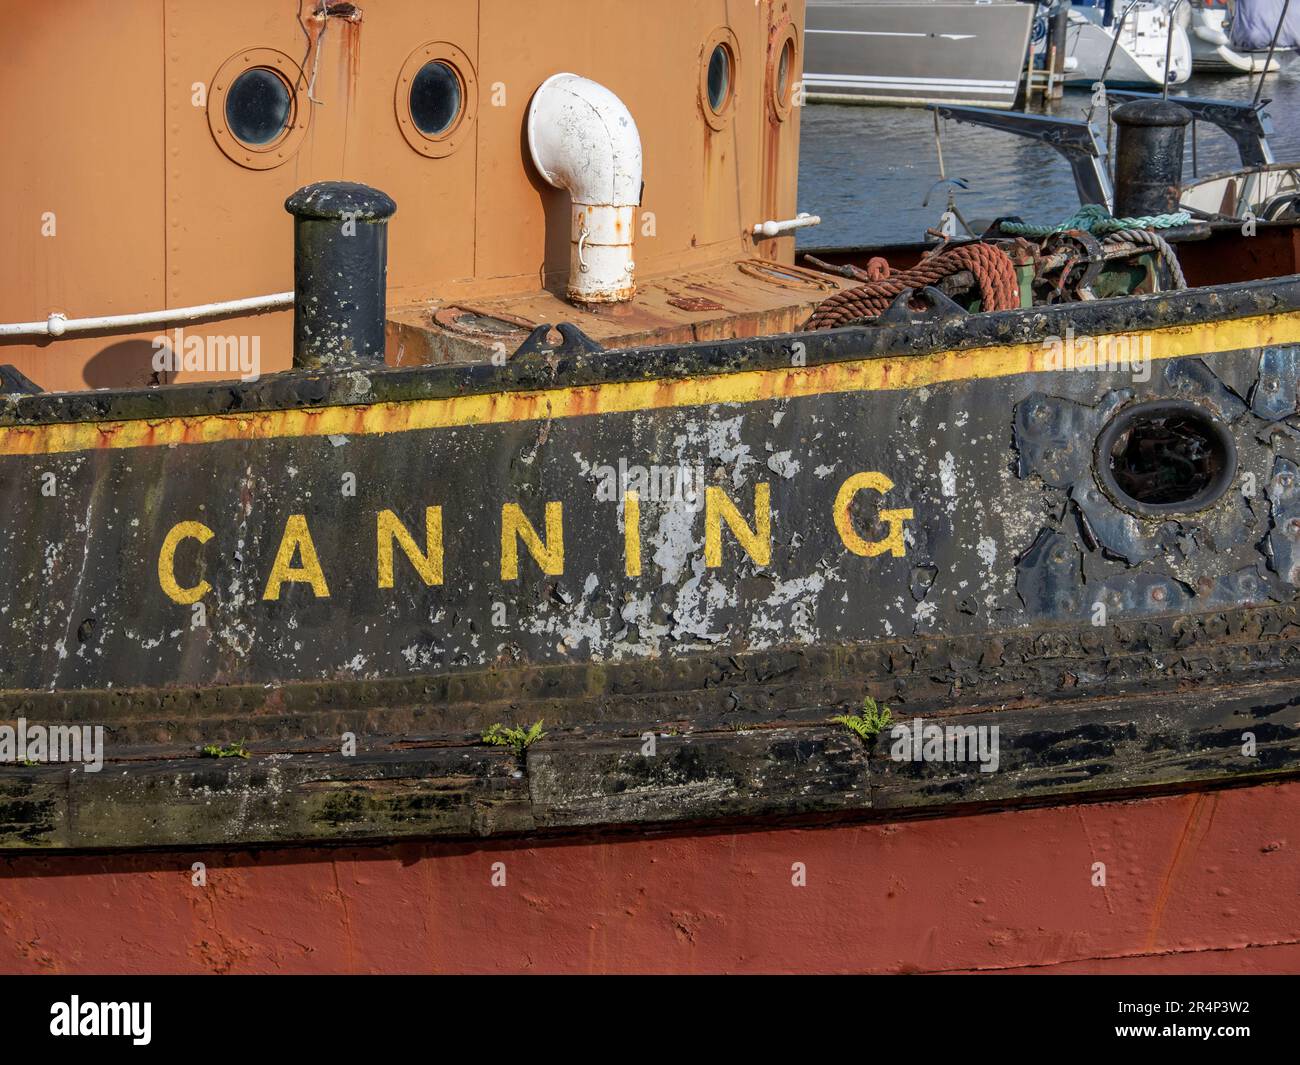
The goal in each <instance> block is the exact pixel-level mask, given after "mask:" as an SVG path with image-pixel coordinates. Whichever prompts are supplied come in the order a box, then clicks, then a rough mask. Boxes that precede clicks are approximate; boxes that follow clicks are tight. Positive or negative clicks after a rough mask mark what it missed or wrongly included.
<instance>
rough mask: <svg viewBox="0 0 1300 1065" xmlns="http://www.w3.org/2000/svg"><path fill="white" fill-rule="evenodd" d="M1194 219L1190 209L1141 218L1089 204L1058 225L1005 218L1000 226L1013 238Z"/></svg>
mask: <svg viewBox="0 0 1300 1065" xmlns="http://www.w3.org/2000/svg"><path fill="white" fill-rule="evenodd" d="M1191 220H1192V216H1191V215H1190V214H1189V213H1188V212H1187V211H1175V212H1174V213H1173V214H1154V215H1146V216H1144V217H1141V218H1113V217H1111V213H1110V212H1109V211H1108V210H1106V208H1105V207H1103V206H1101V204H1099V203H1090V204H1086V205H1085V206H1083V207H1080V208H1079V209H1078V210H1077V211H1075V212H1074V214H1072V215H1070V217H1069V218H1067V219H1066V220H1065V221H1064V222H1061V223H1059V224H1058V225H1054V226H1039V225H1034V224H1033V223H1032V222H1012V221H1003V222H1002V223H1000V225H999V228H1000V229H1001V230H1002V232H1003V233H1010V234H1011V235H1012V236H1013V237H1045V236H1047V235H1048V234H1050V233H1064V232H1066V231H1067V230H1070V229H1084V230H1087V231H1088V232H1089V233H1095V234H1097V235H1098V236H1105V235H1106V234H1108V233H1118V232H1119V231H1120V230H1121V229H1170V228H1171V227H1173V226H1185V225H1187V223H1188V222H1190V221H1191Z"/></svg>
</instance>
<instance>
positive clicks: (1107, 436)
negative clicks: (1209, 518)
mask: <svg viewBox="0 0 1300 1065" xmlns="http://www.w3.org/2000/svg"><path fill="white" fill-rule="evenodd" d="M1094 458H1095V461H1096V469H1097V476H1098V480H1099V481H1100V483H1101V486H1102V488H1104V489H1105V490H1106V493H1107V494H1108V495H1109V496H1110V497H1111V498H1112V499H1113V500H1114V501H1115V502H1116V503H1117V504H1119V505H1120V506H1121V507H1123V508H1124V509H1125V510H1129V511H1132V512H1133V513H1135V514H1148V515H1161V514H1181V513H1190V512H1192V511H1196V510H1204V509H1205V508H1206V507H1208V506H1210V505H1212V504H1213V503H1215V502H1217V501H1218V500H1219V499H1220V498H1221V497H1222V496H1223V494H1224V492H1226V491H1227V490H1228V487H1229V486H1230V485H1231V484H1232V481H1233V478H1234V477H1235V476H1236V474H1237V449H1236V445H1235V444H1234V443H1233V440H1232V435H1231V433H1229V432H1228V427H1227V425H1226V424H1224V422H1223V421H1222V419H1220V418H1219V417H1218V416H1216V415H1215V414H1213V413H1212V412H1210V411H1208V410H1206V409H1205V408H1203V407H1199V406H1197V405H1196V404H1195V403H1188V402H1186V401H1184V400H1154V401H1151V402H1148V403H1138V404H1136V405H1134V406H1131V407H1127V408H1125V409H1124V410H1122V411H1120V412H1119V413H1118V414H1117V415H1116V416H1115V417H1114V418H1113V419H1112V420H1111V422H1110V423H1109V424H1108V425H1107V426H1106V428H1105V429H1103V430H1102V431H1101V434H1100V435H1099V436H1098V437H1097V449H1096V455H1095V456H1094Z"/></svg>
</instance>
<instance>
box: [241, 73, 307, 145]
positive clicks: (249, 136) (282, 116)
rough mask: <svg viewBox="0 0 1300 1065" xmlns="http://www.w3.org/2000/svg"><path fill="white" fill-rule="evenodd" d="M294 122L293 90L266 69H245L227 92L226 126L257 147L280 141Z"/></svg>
mask: <svg viewBox="0 0 1300 1065" xmlns="http://www.w3.org/2000/svg"><path fill="white" fill-rule="evenodd" d="M292 119H293V90H292V89H290V88H289V86H288V85H287V84H286V83H285V80H284V78H282V77H281V76H280V75H279V73H277V72H276V71H274V70H268V69H267V68H266V67H253V68H252V69H251V70H245V71H244V72H243V73H242V74H240V75H239V77H237V78H236V79H235V80H234V81H232V82H231V83H230V89H229V91H227V93H226V125H227V126H228V127H229V128H230V132H231V133H233V134H234V135H235V138H236V139H237V140H239V141H242V142H243V143H244V144H246V145H249V146H250V147H255V148H264V147H265V146H266V145H268V144H270V143H271V142H273V141H277V140H279V139H280V138H281V137H282V136H283V135H284V132H285V130H287V129H288V128H289V123H290V121H291V120H292Z"/></svg>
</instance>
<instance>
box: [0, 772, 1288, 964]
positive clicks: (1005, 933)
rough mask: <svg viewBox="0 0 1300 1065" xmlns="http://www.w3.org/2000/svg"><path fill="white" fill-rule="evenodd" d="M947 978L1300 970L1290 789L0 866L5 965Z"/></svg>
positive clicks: (0, 952) (0, 960)
mask: <svg viewBox="0 0 1300 1065" xmlns="http://www.w3.org/2000/svg"><path fill="white" fill-rule="evenodd" d="M194 861H203V862H205V863H206V864H207V877H208V880H207V886H206V887H201V888H200V887H195V886H193V884H192V883H191V877H192V875H193V874H192V873H191V865H192V863H193V862H194ZM1097 862H1102V863H1104V864H1105V877H1106V883H1105V886H1104V887H1101V886H1094V883H1093V881H1094V878H1095V870H1094V863H1097ZM495 863H503V864H504V875H505V884H504V885H503V886H499V887H494V886H493V885H492V878H493V874H494V865H495ZM795 863H803V866H804V869H805V870H806V878H807V883H806V886H804V887H797V886H795V885H794V884H793V883H792V877H793V875H794V874H793V873H792V868H793V867H794V865H795ZM497 871H498V872H499V871H500V870H499V869H498V870H497ZM970 970H982V971H990V970H991V971H1036V972H1295V971H1300V783H1287V784H1280V785H1269V786H1262V787H1252V788H1243V789H1237V790H1226V791H1220V792H1214V793H1204V794H1193V795H1180V796H1171V797H1162V798H1154V799H1147V800H1142V801H1133V802H1123V803H1101V804H1097V805H1086V806H1085V805H1081V806H1069V807H1057V808H1045V809H1035V810H1021V811H1014V812H1001V813H992V814H982V815H972V816H966V817H952V818H946V819H940V820H929V821H912V822H905V823H896V824H859V825H841V826H837V827H817V828H787V829H779V830H769V831H748V832H733V831H727V832H718V833H712V834H695V835H680V834H679V835H670V834H664V835H652V834H639V835H636V836H626V837H619V838H608V839H603V840H602V839H565V840H558V841H554V842H550V843H546V844H531V845H530V844H520V843H510V844H481V845H475V844H465V845H446V844H438V845H433V844H429V845H421V844H405V845H400V846H389V847H365V848H355V849H342V850H334V851H329V850H319V849H309V850H264V851H256V852H244V853H228V854H223V853H211V852H210V853H194V854H188V853H186V854H178V853H170V854H136V855H129V856H117V857H89V856H82V857H41V856H31V857H25V856H23V857H9V858H4V859H0V972H6V973H47V972H58V973H89V972H129V973H135V972H140V973H148V972H167V973H190V972H215V973H340V972H363V973H369V972H375V973H379V972H403V973H407V972H444V973H447V972H455V973H462V972H471V973H497V972H573V973H624V972H673V973H697V972H718V971H726V972H891V973H903V972H952V971H970Z"/></svg>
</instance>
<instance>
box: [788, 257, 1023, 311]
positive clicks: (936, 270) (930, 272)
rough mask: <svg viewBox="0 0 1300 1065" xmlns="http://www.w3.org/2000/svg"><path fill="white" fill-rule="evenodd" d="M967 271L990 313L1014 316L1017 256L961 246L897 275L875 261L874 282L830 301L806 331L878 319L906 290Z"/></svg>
mask: <svg viewBox="0 0 1300 1065" xmlns="http://www.w3.org/2000/svg"><path fill="white" fill-rule="evenodd" d="M963 270H969V271H970V272H971V274H972V275H973V276H974V278H975V283H976V285H978V287H979V291H980V301H981V303H982V305H983V309H984V310H986V311H1010V310H1015V309H1016V308H1018V307H1019V306H1020V281H1019V279H1018V278H1017V277H1016V267H1015V264H1014V263H1013V262H1012V261H1011V257H1010V256H1009V255H1007V253H1006V252H1004V251H1003V250H1002V249H1001V248H999V247H997V246H996V245H994V244H959V245H958V246H957V247H955V248H948V249H947V250H946V251H941V252H937V253H935V254H933V255H931V256H930V257H929V258H927V259H922V260H921V261H920V262H919V263H917V264H916V265H915V266H913V267H911V268H910V269H908V270H899V271H898V272H897V273H893V272H891V270H890V268H889V263H887V262H886V261H885V260H884V259H881V258H874V259H872V260H871V261H870V262H869V263H867V273H868V275H870V276H872V277H873V278H874V280H871V281H868V282H866V283H865V284H861V285H857V286H855V287H854V288H846V289H844V290H843V291H842V292H837V293H835V294H834V295H833V296H828V297H826V299H824V300H822V301H821V303H819V304H818V305H817V308H816V310H814V311H813V314H812V317H811V318H809V319H808V321H807V323H806V324H805V325H804V328H805V329H834V328H836V327H838V326H842V325H848V324H850V323H851V322H856V321H858V320H860V319H863V318H878V317H879V316H880V315H881V314H883V313H884V312H885V311H886V310H888V309H889V306H890V304H892V303H893V302H894V300H896V299H897V298H898V296H899V294H900V293H901V292H903V290H904V289H909V288H911V289H917V288H924V287H925V286H926V285H933V284H934V283H935V282H936V281H940V280H942V279H943V278H945V277H949V276H951V275H952V274H956V273H960V272H961V271H963Z"/></svg>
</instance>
